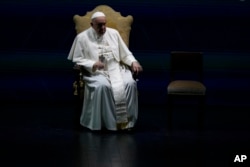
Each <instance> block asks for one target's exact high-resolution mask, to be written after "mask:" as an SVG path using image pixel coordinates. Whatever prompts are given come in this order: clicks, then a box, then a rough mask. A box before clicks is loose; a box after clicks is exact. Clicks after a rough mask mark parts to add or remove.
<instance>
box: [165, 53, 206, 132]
mask: <svg viewBox="0 0 250 167" xmlns="http://www.w3.org/2000/svg"><path fill="white" fill-rule="evenodd" d="M205 95H206V86H205V85H204V84H203V53H202V52H185V51H172V52H171V53H170V82H169V84H168V86H167V100H168V101H167V105H168V106H167V109H168V111H167V113H168V128H169V130H170V131H172V113H173V110H174V102H175V101H174V100H176V98H182V100H183V99H184V101H185V99H190V98H196V99H198V109H199V111H198V128H199V129H200V130H201V129H202V127H203V119H204V118H203V117H204V109H205V108H204V107H205ZM184 101H182V102H184Z"/></svg>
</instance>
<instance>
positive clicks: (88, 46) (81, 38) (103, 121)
mask: <svg viewBox="0 0 250 167" xmlns="http://www.w3.org/2000/svg"><path fill="white" fill-rule="evenodd" d="M106 45H107V47H106ZM100 55H105V56H104V57H105V69H103V70H96V71H95V72H93V71H92V68H93V65H94V63H95V62H96V61H98V59H99V57H100ZM68 59H69V60H72V61H73V62H75V63H77V64H79V65H82V66H83V67H84V68H85V69H86V70H87V71H88V72H89V74H90V75H89V76H84V77H83V79H84V81H85V83H86V84H85V92H84V104H83V108H82V114H81V117H80V123H81V125H82V126H84V127H87V128H89V129H91V130H100V129H102V128H103V127H104V128H106V129H109V130H118V129H126V128H132V127H134V125H135V123H136V120H137V117H138V99H137V98H138V96H137V84H136V81H135V80H134V79H133V77H132V74H131V72H130V70H128V69H127V68H125V67H124V66H123V65H121V62H122V63H124V64H126V65H129V66H131V64H132V62H133V61H136V59H135V58H134V56H133V55H132V53H131V52H130V51H129V49H128V48H127V46H126V44H125V43H124V42H123V40H122V38H121V37H120V35H119V33H118V31H116V30H115V29H111V28H106V32H105V34H104V35H103V36H102V37H100V38H98V37H97V34H96V32H95V30H94V29H93V28H92V27H90V28H89V29H87V30H86V31H84V32H82V33H80V34H78V35H77V36H76V38H75V40H74V42H73V45H72V47H71V50H70V53H69V55H68Z"/></svg>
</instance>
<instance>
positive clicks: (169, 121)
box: [167, 95, 173, 132]
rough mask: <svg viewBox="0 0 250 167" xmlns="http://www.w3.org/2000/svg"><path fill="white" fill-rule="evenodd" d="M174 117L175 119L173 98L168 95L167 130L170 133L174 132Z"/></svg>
mask: <svg viewBox="0 0 250 167" xmlns="http://www.w3.org/2000/svg"><path fill="white" fill-rule="evenodd" d="M172 117H173V97H171V96H170V95H168V97H167V129H168V131H169V132H172V130H173V125H172Z"/></svg>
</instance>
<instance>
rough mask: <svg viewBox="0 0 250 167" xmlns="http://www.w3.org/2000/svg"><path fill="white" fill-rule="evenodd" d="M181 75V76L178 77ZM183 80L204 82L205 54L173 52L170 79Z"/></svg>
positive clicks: (171, 54)
mask: <svg viewBox="0 0 250 167" xmlns="http://www.w3.org/2000/svg"><path fill="white" fill-rule="evenodd" d="M178 74H181V75H178ZM177 75H178V77H179V76H181V77H182V78H185V79H188V78H189V77H190V79H194V80H199V81H202V80H203V53H202V52H186V51H172V52H171V53H170V79H171V80H175V79H179V78H177Z"/></svg>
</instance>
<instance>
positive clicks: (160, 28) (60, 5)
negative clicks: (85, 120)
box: [0, 0, 250, 167]
mask: <svg viewBox="0 0 250 167" xmlns="http://www.w3.org/2000/svg"><path fill="white" fill-rule="evenodd" d="M104 2H105V3H104ZM100 4H107V5H109V6H111V7H112V8H113V9H115V10H116V11H119V12H121V14H122V15H123V16H127V15H132V16H133V17H134V22H133V25H132V30H131V36H130V50H131V51H132V52H133V53H134V55H135V57H136V58H137V59H138V60H139V61H140V63H141V64H142V66H143V68H144V71H143V73H142V74H140V75H139V82H138V91H139V119H138V123H137V125H136V131H135V132H136V133H134V134H131V135H130V134H119V135H116V134H113V135H112V134H110V135H107V134H106V135H105V134H102V133H101V134H99V135H98V134H95V133H88V132H86V131H85V132H82V131H80V132H78V131H75V130H73V127H74V123H75V113H76V109H77V108H76V103H75V102H76V101H75V99H74V96H73V89H72V84H73V81H74V73H73V70H72V67H73V64H72V62H70V61H68V60H67V55H68V53H69V50H70V47H71V44H72V42H73V40H74V37H75V34H76V33H75V29H74V23H73V15H75V14H79V15H84V14H85V13H86V12H87V11H91V10H93V9H94V8H95V7H96V6H97V5H100ZM0 21H1V24H0V41H1V44H0V102H1V104H0V164H3V165H1V166H6V164H7V163H8V165H7V166H20V165H21V166H32V167H34V166H49V165H50V166H73V165H72V164H75V163H78V162H79V164H80V166H81V167H82V166H84V164H85V166H98V164H99V165H100V166H103V165H105V164H106V166H112V165H114V166H117V165H116V164H115V162H113V161H112V160H114V158H117V164H119V163H120V166H121V165H123V166H129V164H130V163H131V164H130V166H133V164H134V165H136V166H150V167H151V166H169V165H170V164H174V166H178V164H179V165H180V166H184V165H190V166H199V167H200V166H228V165H226V164H233V165H236V166H237V165H238V164H235V163H232V162H233V160H234V158H235V155H237V154H238V155H241V154H246V155H248V159H249V150H250V149H249V148H250V147H249V130H250V129H249V127H250V126H249V125H250V114H249V111H250V103H249V100H250V98H249V94H250V87H249V85H250V47H249V45H250V24H249V21H250V2H249V0H164V1H160V0H137V1H136V0H133V1H132V0H114V1H111V0H106V1H99V0H60V1H59V0H58V1H56V0H50V1H49V0H41V1H39V0H37V1H33V0H32V1H31V0H22V1H19V0H18V1H17V0H16V1H14V0H2V1H1V2H0ZM172 50H188V51H202V52H203V53H204V83H205V84H206V86H207V100H206V110H205V120H204V129H203V131H202V133H201V134H199V133H196V132H197V131H196V130H197V129H196V128H197V127H196V124H195V123H196V118H197V117H196V116H197V115H196V113H195V112H194V111H193V110H192V108H187V106H185V105H184V106H181V105H180V106H177V108H179V109H177V110H176V111H177V112H175V113H174V115H173V124H174V125H173V127H174V133H173V134H170V135H169V132H168V131H167V129H166V125H167V116H166V112H167V110H166V100H167V99H166V91H167V90H166V85H167V83H168V81H169V53H170V51H172ZM193 132H194V133H193ZM131 155H132V156H131ZM163 155H164V156H163ZM165 155H166V156H165ZM119 157H120V158H119ZM9 159H10V160H9ZM103 159H104V160H103ZM125 160H126V161H125ZM127 160H128V161H127ZM104 162H106V163H104ZM111 162H113V163H114V164H112V165H111ZM202 164H203V165H202ZM170 166H171V165H170Z"/></svg>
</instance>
